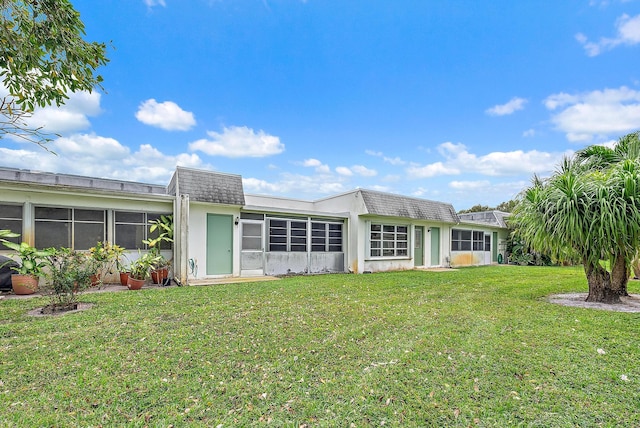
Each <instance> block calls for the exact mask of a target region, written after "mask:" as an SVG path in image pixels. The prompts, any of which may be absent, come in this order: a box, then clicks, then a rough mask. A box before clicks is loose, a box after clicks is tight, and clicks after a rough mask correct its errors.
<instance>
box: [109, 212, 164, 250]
mask: <svg viewBox="0 0 640 428" xmlns="http://www.w3.org/2000/svg"><path fill="white" fill-rule="evenodd" d="M161 215H164V216H169V215H171V214H169V213H163V214H160V213H145V212H136V211H116V212H114V219H115V244H116V245H119V246H121V247H123V248H126V249H128V250H131V249H136V248H139V249H144V248H146V245H145V244H144V243H143V242H142V241H143V240H147V239H153V238H154V237H156V236H157V234H158V233H159V231H158V230H157V229H156V231H155V232H154V233H153V234H152V233H150V232H149V228H150V227H151V225H150V224H149V221H152V220H157V219H159V218H160V216H161ZM165 245H166V244H165ZM169 248H172V246H171V245H170V246H169ZM163 249H165V250H166V249H167V248H164V247H163Z"/></svg>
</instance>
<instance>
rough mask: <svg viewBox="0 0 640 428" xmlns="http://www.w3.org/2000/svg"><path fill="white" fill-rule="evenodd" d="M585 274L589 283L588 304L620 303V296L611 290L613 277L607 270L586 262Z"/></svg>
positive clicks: (596, 264)
mask: <svg viewBox="0 0 640 428" xmlns="http://www.w3.org/2000/svg"><path fill="white" fill-rule="evenodd" d="M584 273H585V274H586V276H587V282H588V283H589V295H588V296H587V300H586V301H587V302H597V303H620V295H619V294H618V293H616V292H615V291H614V290H613V289H612V288H611V275H609V272H607V270H606V269H605V268H603V267H602V266H600V264H599V263H595V264H594V263H591V262H587V261H586V260H585V261H584Z"/></svg>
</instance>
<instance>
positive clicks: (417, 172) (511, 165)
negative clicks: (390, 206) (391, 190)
mask: <svg viewBox="0 0 640 428" xmlns="http://www.w3.org/2000/svg"><path fill="white" fill-rule="evenodd" d="M438 152H439V153H440V155H442V156H443V157H444V158H445V161H444V162H442V161H438V162H434V163H431V164H427V165H422V166H421V165H412V166H411V167H409V168H408V169H407V174H408V175H409V177H410V178H431V177H437V176H443V175H460V174H462V173H463V172H464V173H467V174H468V173H476V174H481V175H485V176H493V177H495V176H506V175H522V174H532V173H543V172H547V171H551V170H553V168H554V167H555V165H556V164H557V163H558V162H559V161H560V159H562V155H563V153H548V152H540V151H537V150H530V151H528V152H525V151H523V150H515V151H511V152H492V153H488V154H486V155H482V156H478V155H476V154H473V153H470V152H469V151H468V150H467V147H466V146H465V145H464V144H459V143H458V144H454V143H451V142H446V143H443V144H440V145H439V146H438Z"/></svg>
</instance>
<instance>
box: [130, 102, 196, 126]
mask: <svg viewBox="0 0 640 428" xmlns="http://www.w3.org/2000/svg"><path fill="white" fill-rule="evenodd" d="M136 119H138V120H139V121H140V122H142V123H144V124H145V125H150V126H155V127H156V128H160V129H164V130H165V131H188V130H189V129H191V128H192V127H194V126H195V124H196V119H195V117H194V115H193V113H191V112H189V111H184V110H182V109H181V108H180V106H178V104H176V103H174V102H172V101H165V102H163V103H158V102H157V101H156V100H154V99H153V98H151V99H148V100H146V101H144V102H143V103H142V104H140V107H138V111H137V112H136Z"/></svg>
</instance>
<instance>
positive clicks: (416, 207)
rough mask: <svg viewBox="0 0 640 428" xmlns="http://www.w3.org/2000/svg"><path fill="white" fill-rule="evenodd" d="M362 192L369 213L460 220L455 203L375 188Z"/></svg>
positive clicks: (454, 221)
mask: <svg viewBox="0 0 640 428" xmlns="http://www.w3.org/2000/svg"><path fill="white" fill-rule="evenodd" d="M360 194H361V195H362V200H363V201H364V204H365V206H366V207H367V211H368V213H369V214H375V215H380V216H386V217H402V218H412V219H416V220H434V221H441V222H445V223H458V222H459V220H458V216H457V215H456V211H455V210H454V209H453V205H451V204H448V203H445V202H436V201H430V200H427V199H418V198H410V197H407V196H400V195H394V194H391V193H383V192H376V191H373V190H360Z"/></svg>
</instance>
